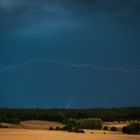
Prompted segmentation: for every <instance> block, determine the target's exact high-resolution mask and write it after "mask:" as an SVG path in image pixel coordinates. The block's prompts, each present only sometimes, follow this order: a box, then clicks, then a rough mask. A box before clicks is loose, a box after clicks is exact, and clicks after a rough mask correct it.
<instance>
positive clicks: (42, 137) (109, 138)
mask: <svg viewBox="0 0 140 140" xmlns="http://www.w3.org/2000/svg"><path fill="white" fill-rule="evenodd" d="M139 139H140V136H137V135H123V134H100V133H99V134H98V133H95V134H94V133H93V134H90V133H85V134H79V133H69V132H63V131H49V130H29V129H0V140H139Z"/></svg>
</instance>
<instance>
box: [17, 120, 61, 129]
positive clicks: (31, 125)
mask: <svg viewBox="0 0 140 140" xmlns="http://www.w3.org/2000/svg"><path fill="white" fill-rule="evenodd" d="M20 126H21V127H22V128H26V129H41V130H43V129H45V130H46V129H49V127H52V128H56V127H60V128H62V127H63V124H61V123H59V122H49V121H38V120H30V121H22V122H21V124H20Z"/></svg>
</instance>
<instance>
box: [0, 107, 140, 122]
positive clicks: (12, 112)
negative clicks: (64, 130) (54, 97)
mask: <svg viewBox="0 0 140 140" xmlns="http://www.w3.org/2000/svg"><path fill="white" fill-rule="evenodd" d="M70 118H73V119H76V120H79V119H87V118H101V119H102V120H103V121H109V122H110V121H129V120H140V107H131V108H111V109H105V108H95V109H0V122H8V123H15V124H17V123H19V122H20V121H26V120H45V121H46V120H47V121H56V122H61V123H65V122H67V120H68V119H70Z"/></svg>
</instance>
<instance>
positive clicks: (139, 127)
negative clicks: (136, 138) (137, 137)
mask: <svg viewBox="0 0 140 140" xmlns="http://www.w3.org/2000/svg"><path fill="white" fill-rule="evenodd" d="M122 131H123V133H127V134H140V122H137V121H134V122H130V123H129V124H128V125H127V126H124V127H123V129H122Z"/></svg>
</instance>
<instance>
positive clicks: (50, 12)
mask: <svg viewBox="0 0 140 140" xmlns="http://www.w3.org/2000/svg"><path fill="white" fill-rule="evenodd" d="M139 99H140V0H0V107H47V108H50V107H59V108H61V107H64V108H65V107H67V108H69V107H70V108H71V107H72V108H81V107H83V108H86V107H116V106H140V102H139Z"/></svg>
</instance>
